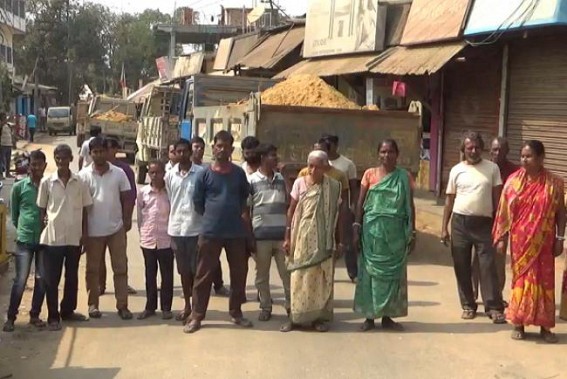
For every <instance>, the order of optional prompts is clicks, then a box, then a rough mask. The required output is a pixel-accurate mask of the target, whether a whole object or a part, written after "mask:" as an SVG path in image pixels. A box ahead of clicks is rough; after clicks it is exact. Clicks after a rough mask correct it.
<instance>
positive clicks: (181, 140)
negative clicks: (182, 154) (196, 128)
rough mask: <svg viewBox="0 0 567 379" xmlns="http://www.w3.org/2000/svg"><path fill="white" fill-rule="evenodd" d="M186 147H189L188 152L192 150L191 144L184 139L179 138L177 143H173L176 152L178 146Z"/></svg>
mask: <svg viewBox="0 0 567 379" xmlns="http://www.w3.org/2000/svg"><path fill="white" fill-rule="evenodd" d="M183 145H185V146H188V147H189V151H191V150H192V149H193V148H192V147H191V142H189V141H188V140H186V139H185V138H180V139H179V140H178V141H177V142H175V149H176V150H177V148H178V147H179V146H183Z"/></svg>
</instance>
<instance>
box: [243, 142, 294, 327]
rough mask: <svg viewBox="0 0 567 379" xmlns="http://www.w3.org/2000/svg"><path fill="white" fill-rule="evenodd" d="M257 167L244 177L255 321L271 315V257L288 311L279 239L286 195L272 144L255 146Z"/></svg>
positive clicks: (286, 283) (267, 318) (287, 291)
mask: <svg viewBox="0 0 567 379" xmlns="http://www.w3.org/2000/svg"><path fill="white" fill-rule="evenodd" d="M256 152H257V154H258V156H259V158H260V162H261V163H260V167H259V168H258V171H256V172H254V173H253V174H252V175H250V176H249V177H248V181H249V182H250V198H249V206H250V214H251V221H252V230H253V231H254V238H255V240H256V257H255V258H256V288H257V289H258V292H259V295H260V309H261V312H260V315H259V317H258V320H259V321H268V320H269V319H270V318H271V317H272V298H271V294H270V266H271V262H272V257H274V259H275V261H276V265H277V268H278V272H279V275H280V278H281V280H282V283H283V287H284V292H285V308H286V311H287V312H288V313H289V306H290V305H289V299H290V293H289V280H290V279H289V273H288V271H287V269H286V264H285V253H284V251H283V249H282V243H283V239H284V236H285V228H286V210H287V195H286V186H285V181H284V178H283V176H282V175H281V174H280V173H279V172H276V167H277V164H278V157H277V149H276V147H275V146H274V145H268V144H261V145H260V146H258V147H257V148H256Z"/></svg>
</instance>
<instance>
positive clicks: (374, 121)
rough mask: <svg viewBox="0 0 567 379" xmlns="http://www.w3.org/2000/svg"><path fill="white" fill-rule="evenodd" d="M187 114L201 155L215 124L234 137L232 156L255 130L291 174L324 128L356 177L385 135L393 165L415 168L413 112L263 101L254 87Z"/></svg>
mask: <svg viewBox="0 0 567 379" xmlns="http://www.w3.org/2000/svg"><path fill="white" fill-rule="evenodd" d="M193 115H194V125H195V127H194V130H193V132H194V135H196V136H199V137H202V138H203V139H204V140H205V146H206V148H205V158H204V159H205V160H210V159H211V158H212V151H211V146H212V142H213V136H214V135H215V134H216V133H217V132H219V131H220V130H226V131H228V132H230V133H231V134H232V136H233V137H234V147H235V149H234V153H233V156H232V159H233V160H234V161H240V160H241V155H242V152H241V150H240V142H241V141H242V139H243V138H245V137H247V136H256V137H258V139H259V140H260V141H262V142H266V143H273V144H274V145H276V146H277V147H278V155H279V158H280V164H281V165H282V173H283V174H284V176H286V178H288V179H290V180H291V179H294V178H295V177H296V176H297V173H298V171H299V170H300V169H301V168H303V167H305V166H306V162H307V156H308V154H309V152H310V151H311V150H312V149H313V144H314V143H315V142H317V141H318V140H319V138H320V137H321V135H322V134H325V133H328V134H333V135H337V136H338V137H339V139H340V151H341V153H342V154H344V155H345V156H347V157H349V158H350V159H352V160H353V161H354V162H355V163H356V165H357V172H358V175H359V179H360V177H361V176H362V174H363V173H364V171H365V170H366V169H368V168H370V167H374V166H376V165H377V163H378V152H377V148H378V144H379V143H380V141H382V140H383V139H386V138H393V139H395V140H396V141H397V143H398V145H399V148H400V152H401V153H400V157H399V159H398V162H399V165H400V166H401V167H404V168H406V169H408V170H409V171H410V172H412V173H414V174H417V172H418V171H419V162H420V140H421V127H420V120H419V116H418V115H417V114H413V113H408V112H401V111H376V110H362V109H361V110H358V109H335V108H321V107H303V106H286V105H268V104H262V102H261V97H260V94H259V93H257V94H253V95H252V96H250V98H249V100H248V101H246V102H244V103H237V104H230V105H224V106H204V107H195V109H194V110H193Z"/></svg>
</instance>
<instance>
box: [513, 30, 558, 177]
mask: <svg viewBox="0 0 567 379" xmlns="http://www.w3.org/2000/svg"><path fill="white" fill-rule="evenodd" d="M565 46H566V45H565V36H563V37H562V38H561V37H554V38H549V37H547V38H541V37H540V38H537V39H534V40H532V41H529V40H528V41H524V40H522V41H518V42H516V43H514V44H511V45H510V60H509V62H510V80H509V83H510V85H509V95H508V99H509V101H508V115H507V129H506V135H507V137H508V139H509V141H510V149H511V152H510V159H511V160H513V161H515V162H519V157H520V149H521V146H522V143H523V141H525V140H528V139H538V140H540V141H542V142H543V143H544V145H545V149H546V161H545V165H546V167H547V168H549V169H550V170H552V171H553V172H555V173H557V174H560V175H561V176H562V177H563V178H565V179H567V49H566V48H565Z"/></svg>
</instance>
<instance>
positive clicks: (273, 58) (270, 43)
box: [237, 25, 305, 69]
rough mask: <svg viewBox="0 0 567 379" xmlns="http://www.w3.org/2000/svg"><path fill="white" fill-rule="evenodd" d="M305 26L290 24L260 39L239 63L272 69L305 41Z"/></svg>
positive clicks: (250, 66) (251, 66)
mask: <svg viewBox="0 0 567 379" xmlns="http://www.w3.org/2000/svg"><path fill="white" fill-rule="evenodd" d="M304 36H305V26H304V25H301V26H290V27H288V28H286V29H285V30H282V31H280V32H277V33H275V34H272V35H268V36H266V37H265V38H264V39H262V40H260V41H259V42H258V43H257V45H256V47H254V48H253V49H252V51H250V52H249V53H248V54H247V55H246V56H244V58H242V59H240V60H239V61H238V62H237V64H240V65H242V66H246V67H248V68H263V69H271V68H273V67H274V66H276V65H277V64H278V63H279V62H280V61H281V60H282V59H284V58H285V57H287V56H288V55H289V54H290V53H291V52H292V51H293V50H295V49H296V48H297V47H299V46H300V45H301V44H302V43H303V38H304Z"/></svg>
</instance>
